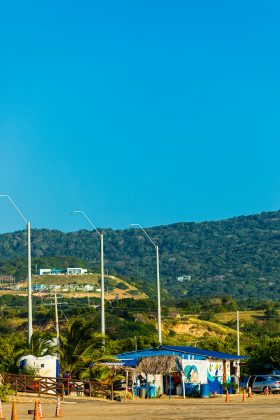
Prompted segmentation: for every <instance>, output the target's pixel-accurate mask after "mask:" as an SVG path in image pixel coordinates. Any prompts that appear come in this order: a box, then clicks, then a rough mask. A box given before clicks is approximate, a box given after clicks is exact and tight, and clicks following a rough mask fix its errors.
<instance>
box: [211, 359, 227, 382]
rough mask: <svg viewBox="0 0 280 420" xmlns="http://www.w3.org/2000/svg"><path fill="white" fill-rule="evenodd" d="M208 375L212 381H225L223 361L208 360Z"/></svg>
mask: <svg viewBox="0 0 280 420" xmlns="http://www.w3.org/2000/svg"><path fill="white" fill-rule="evenodd" d="M207 377H208V380H209V381H211V382H214V381H215V380H217V381H218V382H219V383H220V384H221V383H223V362H222V361H218V360H216V361H215V362H211V361H210V360H208V369H207Z"/></svg>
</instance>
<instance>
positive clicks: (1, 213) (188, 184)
mask: <svg viewBox="0 0 280 420" xmlns="http://www.w3.org/2000/svg"><path fill="white" fill-rule="evenodd" d="M279 21H280V2H279V1H278V0H275V1H272V0H270V1H265V2H264V1H258V0H252V1H246V0H240V1H239V0H235V1H225V0H220V1H219V0H211V1H210V0H205V1H203V0H181V1H179V0H168V1H167V0H158V1H156V0H149V1H148V0H147V1H146V0H139V1H138V0H133V1H131V0H127V1H124V0H118V1H115V0H111V1H109V0H102V1H95V0H87V1H86V0H79V1H77V0H60V1H57V0H56V1H54V0H48V1H44V2H43V1H38V0H34V1H29V0H26V1H21V0H17V1H15V0H2V1H1V3H0V46H1V48H0V54H1V66H0V154H1V165H0V192H2V193H7V194H10V195H11V196H12V197H13V199H14V200H15V201H16V203H17V204H18V206H19V207H20V208H21V210H22V212H23V213H24V214H25V215H26V217H27V218H28V219H30V220H31V223H32V225H33V227H37V228H40V227H45V228H57V229H61V230H65V231H68V230H77V229H80V228H87V227H88V225H87V224H86V222H84V221H83V220H82V218H81V217H79V216H71V215H70V211H71V210H72V209H75V208H82V209H84V211H86V213H87V214H88V215H89V216H90V217H91V218H92V219H93V221H94V222H95V223H96V224H97V225H98V226H100V227H112V228H125V227H127V225H128V224H129V223H141V224H143V225H144V226H153V225H160V224H169V223H174V222H179V221H201V220H213V219H222V218H228V217H231V216H236V215H241V214H251V213H257V212H260V211H263V210H274V209H278V208H279V207H280V170H279V159H280V158H279V155H280V141H279V140H280V139H279V136H280V126H279V125H280V118H279V105H280V77H279V74H280V25H279ZM23 227H24V226H23V225H22V223H21V220H20V218H19V217H18V215H17V214H16V212H15V211H14V210H13V209H12V208H11V206H10V205H9V204H8V202H6V201H5V200H3V199H1V201H0V232H7V231H13V230H16V229H21V228H23Z"/></svg>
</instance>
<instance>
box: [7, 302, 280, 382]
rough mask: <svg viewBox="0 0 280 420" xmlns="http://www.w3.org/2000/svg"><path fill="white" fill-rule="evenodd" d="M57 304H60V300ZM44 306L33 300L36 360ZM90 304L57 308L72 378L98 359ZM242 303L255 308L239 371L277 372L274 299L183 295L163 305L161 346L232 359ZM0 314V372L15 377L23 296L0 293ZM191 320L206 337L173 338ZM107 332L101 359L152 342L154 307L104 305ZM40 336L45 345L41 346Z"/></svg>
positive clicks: (279, 328)
mask: <svg viewBox="0 0 280 420" xmlns="http://www.w3.org/2000/svg"><path fill="white" fill-rule="evenodd" d="M60 302H61V303H63V300H62V301H60ZM47 303H48V302H47V301H46V300H45V299H44V301H43V302H42V301H41V299H40V298H39V297H34V299H33V305H34V308H33V309H34V311H33V322H34V331H35V334H34V337H33V338H34V340H33V341H32V346H31V347H32V352H33V353H34V354H36V355H39V354H40V352H42V350H43V351H46V349H47V347H48V346H47V345H46V342H47V343H49V342H50V341H49V340H50V334H53V335H54V334H55V323H54V308H53V307H52V306H49V305H46V304H47ZM64 303H66V302H65V301H64ZM96 303H98V301H97V300H95V299H90V300H88V299H87V298H81V299H67V305H61V306H60V309H59V323H60V331H61V347H60V352H61V363H62V366H63V368H64V369H66V370H69V371H71V372H73V373H75V372H77V374H78V372H80V371H81V370H82V371H83V369H84V368H85V367H86V366H89V363H90V361H93V360H97V359H99V358H100V357H101V356H102V351H101V349H102V340H101V336H100V334H99V331H100V312H99V311H100V308H99V306H98V305H96ZM247 304H248V305H249V306H250V305H255V310H254V311H250V313H251V316H252V319H251V321H250V322H249V321H246V318H243V317H242V316H241V322H240V330H241V340H240V344H241V353H242V354H246V355H248V356H252V359H251V360H250V361H249V362H248V363H247V364H246V366H244V367H243V373H245V372H246V371H251V372H254V373H256V372H257V371H259V372H264V371H265V370H266V369H267V370H269V369H271V367H272V366H274V367H276V368H278V369H280V339H279V334H280V323H279V320H280V315H279V309H280V305H279V304H277V303H273V302H262V301H258V302H257V301H248V300H246V301H243V302H241V303H237V302H236V301H235V300H234V299H233V298H231V297H221V298H218V297H215V298H207V299H206V298H199V299H197V300H196V302H194V301H193V299H191V298H189V299H188V298H184V299H182V300H180V301H178V307H177V308H175V307H170V306H163V310H162V315H163V342H164V344H174V345H178V344H180V345H197V346H198V347H200V348H206V349H212V350H217V351H222V352H228V353H233V354H234V353H236V348H237V336H236V313H235V310H236V309H237V308H238V309H240V308H242V307H243V308H246V305H247ZM0 309H1V311H0V371H10V372H16V371H17V361H18V358H19V357H20V356H22V355H23V354H27V353H29V352H30V350H29V349H28V348H27V346H26V334H27V300H26V297H20V296H11V295H4V296H1V297H0ZM246 309H247V308H246ZM228 311H230V312H228ZM231 311H233V312H231ZM260 312H261V316H260ZM229 313H232V314H233V318H232V319H229V320H227V317H225V318H223V315H224V314H225V315H228V314H229ZM240 313H241V315H242V312H240ZM193 319H196V320H197V322H198V324H196V326H197V328H200V324H199V323H201V325H202V326H203V327H204V330H203V331H204V333H203V334H202V335H201V336H200V337H199V338H196V331H195V330H194V331H193V333H192V332H189V333H185V334H178V333H176V327H177V326H178V324H180V323H181V324H186V323H192V322H193ZM217 319H218V321H217ZM209 321H210V322H209ZM84 329H86V330H85V331H84ZM221 329H222V333H221V331H220V330H221ZM201 331H202V330H201ZM106 333H107V338H106V354H105V356H106V357H108V356H110V355H115V354H117V353H120V352H124V351H131V350H134V349H135V348H136V347H137V348H138V349H141V348H146V347H152V346H156V345H158V342H157V331H156V304H155V302H154V301H153V300H149V299H143V300H138V301H135V300H133V299H120V300H114V301H112V302H111V303H110V302H107V304H106ZM42 334H43V335H42ZM44 334H46V335H45V336H44ZM40 337H42V338H43V339H45V341H43V342H42V341H40V340H39V339H40ZM46 339H47V341H46ZM89 345H91V347H90V348H89ZM75 374H76V373H75Z"/></svg>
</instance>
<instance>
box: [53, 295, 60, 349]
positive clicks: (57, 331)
mask: <svg viewBox="0 0 280 420" xmlns="http://www.w3.org/2000/svg"><path fill="white" fill-rule="evenodd" d="M54 307H55V329H56V340H57V343H56V345H57V347H59V323H58V308H57V295H56V292H54Z"/></svg>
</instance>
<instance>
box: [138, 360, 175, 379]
mask: <svg viewBox="0 0 280 420" xmlns="http://www.w3.org/2000/svg"><path fill="white" fill-rule="evenodd" d="M176 360H178V356H152V357H144V358H143V359H141V361H140V363H139V364H138V366H136V368H135V372H136V373H142V372H144V373H149V374H151V375H156V374H159V373H168V372H171V371H174V370H178V363H176Z"/></svg>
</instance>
